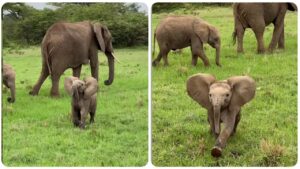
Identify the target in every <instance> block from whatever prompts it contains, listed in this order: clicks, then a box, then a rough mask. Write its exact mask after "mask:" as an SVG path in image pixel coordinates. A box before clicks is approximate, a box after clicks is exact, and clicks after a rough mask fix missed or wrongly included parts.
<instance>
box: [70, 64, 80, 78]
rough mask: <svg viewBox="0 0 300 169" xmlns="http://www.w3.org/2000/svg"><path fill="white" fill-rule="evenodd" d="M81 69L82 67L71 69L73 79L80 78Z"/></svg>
mask: <svg viewBox="0 0 300 169" xmlns="http://www.w3.org/2000/svg"><path fill="white" fill-rule="evenodd" d="M81 67H82V65H79V66H77V67H75V68H72V70H73V76H74V77H78V78H80V72H81Z"/></svg>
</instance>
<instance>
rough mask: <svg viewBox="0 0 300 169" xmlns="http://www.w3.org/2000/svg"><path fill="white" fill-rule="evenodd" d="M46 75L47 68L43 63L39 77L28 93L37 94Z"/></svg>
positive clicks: (47, 72) (47, 73)
mask: <svg viewBox="0 0 300 169" xmlns="http://www.w3.org/2000/svg"><path fill="white" fill-rule="evenodd" d="M48 76H49V69H48V67H47V64H46V63H43V65H42V71H41V74H40V77H39V79H38V81H37V82H36V84H35V85H34V86H33V88H32V90H31V91H30V92H29V94H30V95H33V96H34V95H38V93H39V91H40V88H41V86H42V84H43V83H44V81H45V80H46V79H47V77H48Z"/></svg>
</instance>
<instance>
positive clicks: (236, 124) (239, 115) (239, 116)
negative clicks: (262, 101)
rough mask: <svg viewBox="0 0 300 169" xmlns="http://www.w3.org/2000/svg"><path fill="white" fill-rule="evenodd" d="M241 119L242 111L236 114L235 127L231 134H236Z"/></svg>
mask: <svg viewBox="0 0 300 169" xmlns="http://www.w3.org/2000/svg"><path fill="white" fill-rule="evenodd" d="M240 120H241V112H239V113H238V114H237V115H236V117H235V123H234V128H233V131H232V133H231V136H232V135H234V134H235V133H236V128H237V126H238V124H239V122H240Z"/></svg>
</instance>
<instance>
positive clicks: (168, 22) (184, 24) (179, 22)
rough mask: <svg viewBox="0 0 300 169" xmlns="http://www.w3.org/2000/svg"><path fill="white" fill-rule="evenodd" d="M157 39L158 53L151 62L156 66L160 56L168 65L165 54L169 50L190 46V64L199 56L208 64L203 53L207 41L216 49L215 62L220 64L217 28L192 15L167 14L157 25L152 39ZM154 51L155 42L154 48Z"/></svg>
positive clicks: (194, 62) (195, 61) (193, 63)
mask: <svg viewBox="0 0 300 169" xmlns="http://www.w3.org/2000/svg"><path fill="white" fill-rule="evenodd" d="M155 38H156V39H157V43H158V46H159V49H160V51H159V54H158V55H157V58H156V59H155V60H154V61H153V62H152V65H153V66H156V65H157V64H158V63H159V62H160V60H161V58H163V59H164V64H165V65H168V64H169V63H168V58H167V55H168V53H169V52H170V50H176V49H182V48H185V47H188V46H190V47H191V51H192V65H194V66H195V65H196V64H197V60H198V57H200V58H201V59H202V61H203V63H204V65H205V66H209V61H208V59H207V57H206V55H205V53H204V49H203V44H204V43H208V44H209V45H210V46H211V47H213V48H215V49H216V64H217V65H218V66H221V64H220V61H219V58H220V47H221V40H220V35H219V32H218V30H217V29H216V28H215V27H214V26H212V25H210V24H208V23H207V22H205V21H204V20H202V19H199V18H196V17H193V16H169V17H166V18H165V19H163V20H162V21H161V22H160V24H159V25H158V26H157V28H156V31H155V34H154V39H155ZM154 51H155V42H154V49H153V52H154Z"/></svg>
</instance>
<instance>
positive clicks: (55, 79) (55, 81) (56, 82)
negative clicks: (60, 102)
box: [50, 72, 61, 97]
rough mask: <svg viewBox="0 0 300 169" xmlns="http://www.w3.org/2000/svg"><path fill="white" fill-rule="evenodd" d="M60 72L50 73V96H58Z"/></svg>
mask: <svg viewBox="0 0 300 169" xmlns="http://www.w3.org/2000/svg"><path fill="white" fill-rule="evenodd" d="M60 76H61V73H54V72H53V73H52V75H51V79H52V87H51V91H50V95H51V96H52V97H59V79H60Z"/></svg>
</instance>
